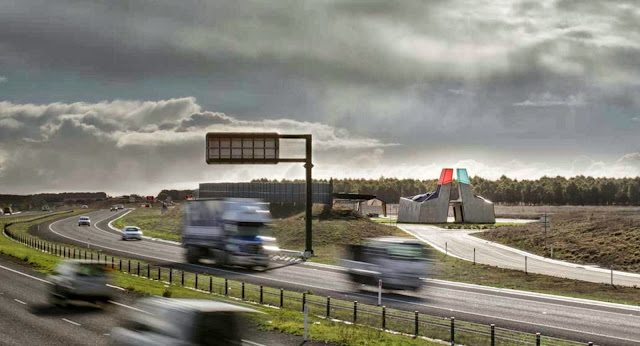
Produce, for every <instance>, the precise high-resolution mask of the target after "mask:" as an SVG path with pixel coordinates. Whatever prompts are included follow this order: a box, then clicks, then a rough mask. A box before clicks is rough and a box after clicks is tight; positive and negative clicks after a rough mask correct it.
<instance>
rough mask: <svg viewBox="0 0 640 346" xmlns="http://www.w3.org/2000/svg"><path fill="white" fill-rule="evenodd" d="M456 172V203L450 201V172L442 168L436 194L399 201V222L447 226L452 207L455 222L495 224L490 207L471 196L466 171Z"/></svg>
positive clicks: (451, 178) (478, 198) (482, 199)
mask: <svg viewBox="0 0 640 346" xmlns="http://www.w3.org/2000/svg"><path fill="white" fill-rule="evenodd" d="M456 171H457V178H458V180H457V183H458V184H457V185H458V196H459V197H458V198H457V199H454V200H452V199H451V190H452V187H453V168H444V169H443V170H442V172H441V173H440V179H439V180H438V186H437V187H436V190H435V191H432V192H427V193H424V194H419V195H416V196H412V197H401V198H400V206H399V207H398V222H406V223H446V222H447V217H448V215H449V207H452V208H453V216H454V221H455V222H459V223H495V222H496V215H495V211H494V208H493V203H491V202H490V201H488V200H486V199H484V198H482V197H480V196H476V195H474V194H473V192H472V191H471V180H470V179H469V175H468V173H467V170H466V169H465V168H458V169H457V170H456Z"/></svg>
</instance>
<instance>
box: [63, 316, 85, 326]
mask: <svg viewBox="0 0 640 346" xmlns="http://www.w3.org/2000/svg"><path fill="white" fill-rule="evenodd" d="M62 320H63V321H65V322H67V323H71V324H73V325H74V326H81V324H80V323H78V322H73V321H71V320H68V319H66V318H63V319H62Z"/></svg>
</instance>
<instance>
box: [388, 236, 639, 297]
mask: <svg viewBox="0 0 640 346" xmlns="http://www.w3.org/2000/svg"><path fill="white" fill-rule="evenodd" d="M398 227H400V228H401V229H403V230H404V231H405V232H408V233H410V234H412V235H413V236H415V237H416V238H418V239H420V240H422V241H424V242H426V243H427V244H429V245H431V246H433V247H434V248H436V249H438V250H439V251H442V252H447V253H448V254H449V255H452V256H455V257H458V258H462V259H464V260H467V261H473V254H474V249H475V257H476V262H478V263H483V264H488V265H492V266H496V267H501V268H509V269H517V270H525V256H526V257H527V259H526V266H527V271H528V272H530V273H537V274H544V275H551V276H557V277H564V278H569V279H575V280H582V281H589V282H597V283H606V284H608V283H611V271H610V270H608V269H604V268H598V267H593V266H587V265H580V264H575V263H569V262H563V261H556V260H552V259H549V258H543V257H541V256H537V255H533V254H530V253H526V252H524V251H520V250H517V249H514V248H511V247H507V246H504V245H501V244H496V243H493V242H490V241H487V240H484V239H480V238H477V237H474V236H472V235H470V233H474V232H478V231H477V230H464V229H442V228H440V227H436V226H431V225H416V224H398ZM613 283H614V285H622V286H634V285H635V286H640V274H633V273H626V272H620V271H613Z"/></svg>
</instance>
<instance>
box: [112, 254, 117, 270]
mask: <svg viewBox="0 0 640 346" xmlns="http://www.w3.org/2000/svg"><path fill="white" fill-rule="evenodd" d="M115 267H116V266H115V263H114V260H113V256H111V269H114V268H115Z"/></svg>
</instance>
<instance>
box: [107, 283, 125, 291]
mask: <svg viewBox="0 0 640 346" xmlns="http://www.w3.org/2000/svg"><path fill="white" fill-rule="evenodd" d="M107 287H111V288H115V289H117V290H120V291H126V289H124V288H122V287H118V286H114V285H109V284H107Z"/></svg>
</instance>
